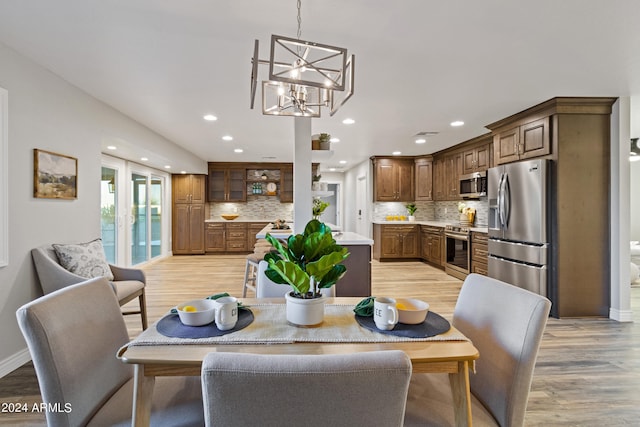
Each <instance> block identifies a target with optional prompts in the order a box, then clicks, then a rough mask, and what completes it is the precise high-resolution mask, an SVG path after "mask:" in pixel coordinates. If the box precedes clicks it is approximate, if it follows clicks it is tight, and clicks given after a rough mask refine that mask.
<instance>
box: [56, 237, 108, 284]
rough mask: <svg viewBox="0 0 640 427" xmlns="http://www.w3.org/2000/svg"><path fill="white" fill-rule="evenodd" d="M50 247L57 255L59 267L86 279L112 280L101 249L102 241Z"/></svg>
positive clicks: (96, 240)
mask: <svg viewBox="0 0 640 427" xmlns="http://www.w3.org/2000/svg"><path fill="white" fill-rule="evenodd" d="M52 246H53V249H55V251H56V254H57V255H58V260H59V261H60V265H62V266H63V267H64V268H65V269H67V270H69V271H70V272H72V273H74V274H77V275H78V276H82V277H86V278H87V279H93V278H94V277H106V278H107V280H113V273H111V268H110V267H109V263H108V262H107V257H106V256H105V254H104V248H103V247H102V239H95V240H92V241H90V242H87V243H77V244H64V245H63V244H53V245H52Z"/></svg>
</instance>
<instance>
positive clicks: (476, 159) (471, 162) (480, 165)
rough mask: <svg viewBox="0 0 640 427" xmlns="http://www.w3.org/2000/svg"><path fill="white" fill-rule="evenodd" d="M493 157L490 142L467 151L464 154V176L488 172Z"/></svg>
mask: <svg viewBox="0 0 640 427" xmlns="http://www.w3.org/2000/svg"><path fill="white" fill-rule="evenodd" d="M489 138H490V135H489ZM491 155H492V153H491V143H490V142H489V143H487V144H483V145H480V146H477V147H472V148H468V149H466V150H465V151H464V152H463V153H462V174H463V175H466V174H469V173H473V172H481V171H486V170H487V169H489V168H490V167H491Z"/></svg>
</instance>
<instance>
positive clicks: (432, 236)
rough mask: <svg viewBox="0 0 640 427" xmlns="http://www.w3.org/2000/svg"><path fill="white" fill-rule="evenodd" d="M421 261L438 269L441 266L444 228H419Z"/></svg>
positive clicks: (427, 226) (424, 226)
mask: <svg viewBox="0 0 640 427" xmlns="http://www.w3.org/2000/svg"><path fill="white" fill-rule="evenodd" d="M420 241H421V248H420V249H421V256H422V259H423V260H425V261H427V262H429V263H430V264H433V265H435V266H438V267H442V266H443V261H442V254H443V253H444V250H443V248H444V228H442V227H433V226H430V225H421V226H420Z"/></svg>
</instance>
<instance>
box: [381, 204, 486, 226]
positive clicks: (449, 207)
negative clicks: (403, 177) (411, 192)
mask: <svg viewBox="0 0 640 427" xmlns="http://www.w3.org/2000/svg"><path fill="white" fill-rule="evenodd" d="M415 203H416V206H417V208H418V210H416V213H415V217H416V220H417V221H444V222H458V220H459V219H460V213H459V212H458V202H457V201H450V202H449V201H447V202H415ZM464 203H465V204H466V205H467V206H469V207H472V208H475V209H476V221H475V223H474V225H475V226H480V227H482V226H486V225H487V224H488V222H489V208H488V204H487V201H486V200H465V201H464ZM405 205H406V203H404V202H377V203H374V204H373V214H372V218H373V220H374V221H384V220H385V218H386V216H387V215H407V209H406V208H405Z"/></svg>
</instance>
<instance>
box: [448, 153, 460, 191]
mask: <svg viewBox="0 0 640 427" xmlns="http://www.w3.org/2000/svg"><path fill="white" fill-rule="evenodd" d="M444 161H445V177H444V182H445V185H446V190H447V193H446V199H447V200H457V199H458V196H459V192H460V188H459V187H460V175H462V153H452V154H448V155H447V156H445V158H444Z"/></svg>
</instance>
